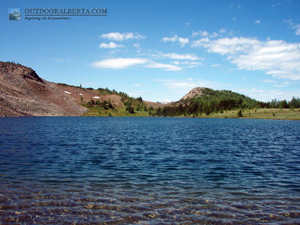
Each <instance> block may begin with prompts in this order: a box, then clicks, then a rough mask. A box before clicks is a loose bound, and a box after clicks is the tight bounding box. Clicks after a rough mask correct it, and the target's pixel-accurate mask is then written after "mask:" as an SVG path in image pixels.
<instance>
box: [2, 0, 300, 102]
mask: <svg viewBox="0 0 300 225" xmlns="http://www.w3.org/2000/svg"><path fill="white" fill-rule="evenodd" d="M0 6H1V14H0V27H1V32H0V38H1V42H0V49H1V51H0V60H1V61H15V62H19V63H21V64H23V65H26V66H29V67H31V68H33V69H34V70H36V72H37V73H38V74H39V75H40V76H41V77H42V78H44V79H46V80H48V81H52V82H60V83H67V84H71V85H76V86H79V85H80V84H81V85H82V86H84V87H93V88H98V87H102V88H106V87H108V88H109V89H116V90H117V91H123V92H126V93H128V94H129V95H131V96H133V97H139V96H141V97H142V98H143V99H144V100H149V101H155V102H156V101H160V102H168V101H177V100H179V99H180V98H181V97H183V96H184V95H185V94H186V93H187V92H188V91H190V90H191V89H192V88H194V87H209V88H213V89H217V90H223V89H226V90H232V91H235V92H239V93H242V94H245V95H247V96H250V97H252V98H255V99H257V100H262V101H271V100H272V99H274V98H276V99H279V100H283V99H287V100H290V99H291V98H292V97H293V96H296V97H300V41H299V40H300V13H299V12H300V1H298V0H288V1H284V0H281V1H279V0H264V1H256V0H251V1H250V0H249V1H246V0H244V1H229V0H218V1H216V0H196V1H194V0H189V1H185V0H168V1H167V0H158V1H156V0H152V1H148V0H130V1H116V0H109V1H99V0H97V1H75V0H73V1H55V0H54V1H47V2H46V1H30V0H29V1H8V0H4V1H3V0H2V1H1V2H0ZM10 8H20V9H21V14H22V19H21V21H9V20H8V10H9V9H10ZM26 8H27V9H30V8H42V9H50V8H58V9H62V8H66V9H68V8H75V9H76V8H86V9H93V8H106V9H107V16H72V17H70V20H43V21H42V20H30V21H29V20H26V19H25V15H24V14H25V13H24V10H25V9H26Z"/></svg>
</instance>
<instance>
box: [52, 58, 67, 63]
mask: <svg viewBox="0 0 300 225" xmlns="http://www.w3.org/2000/svg"><path fill="white" fill-rule="evenodd" d="M49 60H51V61H55V62H63V61H65V59H59V58H50V59H49Z"/></svg>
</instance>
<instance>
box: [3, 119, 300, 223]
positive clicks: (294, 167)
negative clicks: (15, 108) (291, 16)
mask: <svg viewBox="0 0 300 225" xmlns="http://www.w3.org/2000/svg"><path fill="white" fill-rule="evenodd" d="M0 148H1V150H0V187H1V189H0V224H1V223H3V224H10V223H21V224H32V223H37V224H77V223H79V224H262V223H269V224H278V223H279V224H297V223H298V224H299V223H300V175H299V174H300V121H275V120H247V119H203V118H195V119H193V118H132V117H129V118H117V117H27V118H0Z"/></svg>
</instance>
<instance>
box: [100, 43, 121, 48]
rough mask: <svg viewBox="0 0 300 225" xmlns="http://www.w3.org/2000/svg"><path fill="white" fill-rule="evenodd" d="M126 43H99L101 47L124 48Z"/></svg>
mask: <svg viewBox="0 0 300 225" xmlns="http://www.w3.org/2000/svg"><path fill="white" fill-rule="evenodd" d="M123 47H125V46H124V45H117V44H115V43H114V42H109V44H106V43H102V44H100V45H99V48H123Z"/></svg>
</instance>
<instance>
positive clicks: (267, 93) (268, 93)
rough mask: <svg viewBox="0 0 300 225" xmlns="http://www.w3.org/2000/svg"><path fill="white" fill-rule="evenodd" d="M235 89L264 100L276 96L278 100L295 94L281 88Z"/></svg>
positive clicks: (266, 100) (269, 99)
mask: <svg viewBox="0 0 300 225" xmlns="http://www.w3.org/2000/svg"><path fill="white" fill-rule="evenodd" d="M233 91H234V92H238V93H241V94H244V95H246V96H249V97H251V98H254V99H256V100H259V101H264V102H268V101H271V100H272V99H274V98H276V99H278V100H283V99H291V98H292V96H293V93H292V92H283V91H279V90H263V89H257V88H248V89H235V90H233Z"/></svg>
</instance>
